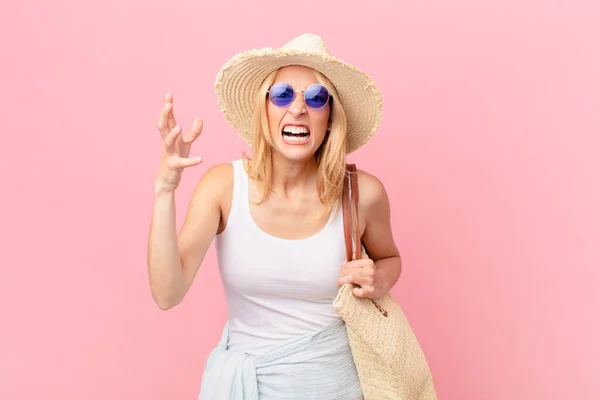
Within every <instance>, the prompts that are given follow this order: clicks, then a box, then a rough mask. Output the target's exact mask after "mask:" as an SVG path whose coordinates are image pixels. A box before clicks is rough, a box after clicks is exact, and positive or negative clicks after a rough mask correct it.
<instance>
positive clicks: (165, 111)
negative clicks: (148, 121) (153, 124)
mask: <svg viewBox="0 0 600 400" xmlns="http://www.w3.org/2000/svg"><path fill="white" fill-rule="evenodd" d="M175 125H177V123H176V122H175V115H174V114H173V96H172V95H171V93H167V94H166V96H165V103H164V105H163V108H162V110H161V111H160V114H159V116H158V122H157V127H158V131H159V132H160V135H161V136H162V138H163V139H164V138H165V137H166V136H167V135H168V134H169V132H170V131H171V130H172V129H173V128H174V127H175Z"/></svg>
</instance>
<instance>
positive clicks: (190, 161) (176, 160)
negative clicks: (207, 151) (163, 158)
mask: <svg viewBox="0 0 600 400" xmlns="http://www.w3.org/2000/svg"><path fill="white" fill-rule="evenodd" d="M200 163H202V157H190V158H181V157H170V158H169V159H168V160H167V166H168V167H169V168H171V169H174V170H178V169H184V168H188V167H193V166H195V165H198V164H200Z"/></svg>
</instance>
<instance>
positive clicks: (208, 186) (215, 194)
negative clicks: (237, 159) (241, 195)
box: [192, 163, 233, 201]
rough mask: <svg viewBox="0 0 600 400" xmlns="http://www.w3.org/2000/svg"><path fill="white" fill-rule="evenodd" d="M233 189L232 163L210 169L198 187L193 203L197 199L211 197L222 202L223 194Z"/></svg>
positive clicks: (217, 165)
mask: <svg viewBox="0 0 600 400" xmlns="http://www.w3.org/2000/svg"><path fill="white" fill-rule="evenodd" d="M232 187H233V166H232V165H231V163H221V164H216V165H213V166H211V167H209V168H208V169H207V170H206V171H205V172H204V174H203V175H202V177H201V178H200V180H199V181H198V184H197V185H196V190H195V191H194V195H193V197H192V201H194V200H195V199H196V198H206V197H207V196H208V197H211V198H212V200H217V199H218V200H220V197H221V196H222V195H223V194H226V193H227V192H229V191H231V188H232Z"/></svg>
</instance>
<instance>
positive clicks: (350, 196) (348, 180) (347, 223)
mask: <svg viewBox="0 0 600 400" xmlns="http://www.w3.org/2000/svg"><path fill="white" fill-rule="evenodd" d="M342 213H343V217H344V238H345V240H346V258H347V260H348V261H353V260H359V259H361V258H362V249H363V246H362V243H361V240H360V228H359V226H358V175H357V173H356V164H347V165H346V176H345V177H344V190H343V195H342ZM351 219H352V221H351ZM352 222H354V223H352ZM352 226H354V228H355V229H354V249H353V248H352V245H353V243H352V232H353V230H352ZM353 250H354V254H353ZM371 303H373V305H374V306H375V307H376V308H377V310H379V312H380V313H381V314H382V315H383V316H384V317H387V316H388V312H387V311H386V310H385V309H384V308H383V307H382V306H381V305H380V304H379V303H378V302H377V301H375V300H373V299H371Z"/></svg>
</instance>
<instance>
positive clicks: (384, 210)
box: [338, 170, 402, 298]
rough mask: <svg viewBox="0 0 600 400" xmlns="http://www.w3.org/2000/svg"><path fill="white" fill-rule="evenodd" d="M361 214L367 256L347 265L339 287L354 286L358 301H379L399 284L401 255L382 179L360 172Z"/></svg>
mask: <svg viewBox="0 0 600 400" xmlns="http://www.w3.org/2000/svg"><path fill="white" fill-rule="evenodd" d="M358 186H359V190H358V192H359V196H358V199H359V200H358V213H359V225H360V227H361V232H362V236H361V240H362V243H363V245H364V246H365V249H366V252H367V255H365V256H364V257H363V259H362V260H353V261H350V262H347V263H346V264H345V265H344V267H343V268H342V271H341V272H340V278H339V280H338V285H343V284H346V283H354V284H356V285H359V286H360V287H357V288H355V289H354V293H355V295H356V296H357V297H369V298H379V297H381V296H383V295H385V294H386V293H387V292H389V290H390V289H391V288H392V287H393V286H394V285H395V284H396V282H397V281H398V279H399V277H400V273H401V270H402V261H401V257H400V253H399V251H398V248H397V247H396V244H395V242H394V238H393V235H392V227H391V221H390V203H389V199H388V196H387V192H386V190H385V187H384V186H383V184H382V183H381V181H380V180H379V179H377V178H376V177H375V176H373V175H370V174H368V173H366V172H363V171H360V170H359V171H358Z"/></svg>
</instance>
